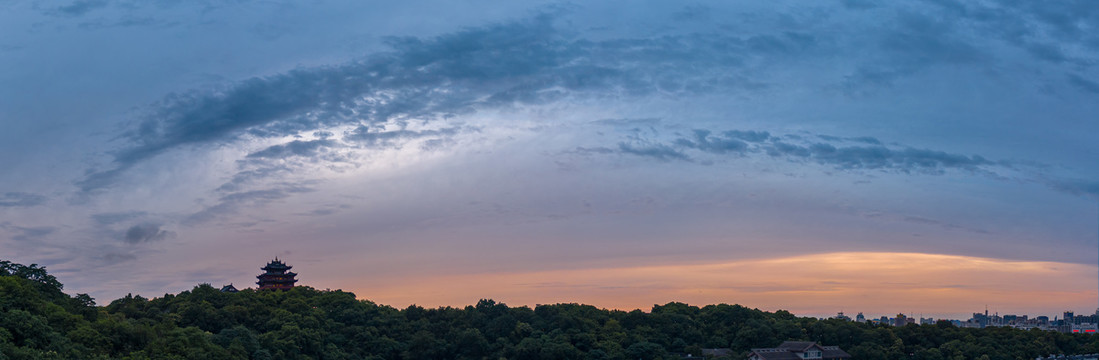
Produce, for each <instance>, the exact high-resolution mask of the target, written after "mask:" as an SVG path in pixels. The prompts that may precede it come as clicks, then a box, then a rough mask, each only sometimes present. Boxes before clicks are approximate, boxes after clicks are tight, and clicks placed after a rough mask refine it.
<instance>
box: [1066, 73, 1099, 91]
mask: <svg viewBox="0 0 1099 360" xmlns="http://www.w3.org/2000/svg"><path fill="white" fill-rule="evenodd" d="M1068 82H1069V84H1072V85H1073V86H1075V87H1077V88H1079V89H1080V90H1084V91H1087V92H1089V93H1092V94H1099V83H1097V82H1095V81H1091V80H1088V79H1085V78H1083V77H1081V76H1079V75H1076V74H1069V75H1068Z"/></svg>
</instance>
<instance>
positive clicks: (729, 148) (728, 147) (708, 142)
mask: <svg viewBox="0 0 1099 360" xmlns="http://www.w3.org/2000/svg"><path fill="white" fill-rule="evenodd" d="M769 136H770V135H768V134H767V133H756V132H741V131H730V132H726V133H724V134H722V136H710V131H709V130H695V131H694V138H693V139H678V140H676V141H675V143H676V144H677V145H680V146H683V147H688V148H692V149H698V150H702V151H705V152H708V153H714V154H726V153H744V152H745V151H747V150H748V143H746V142H744V141H741V140H739V139H740V138H747V139H748V140H749V141H753V142H758V141H763V140H766V139H767V138H768V137H769Z"/></svg>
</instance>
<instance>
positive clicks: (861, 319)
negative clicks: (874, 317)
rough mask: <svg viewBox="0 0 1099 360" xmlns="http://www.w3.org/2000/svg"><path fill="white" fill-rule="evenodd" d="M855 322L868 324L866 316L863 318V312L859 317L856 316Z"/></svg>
mask: <svg viewBox="0 0 1099 360" xmlns="http://www.w3.org/2000/svg"><path fill="white" fill-rule="evenodd" d="M855 321H857V322H860V323H864V322H866V316H863V315H862V312H861V311H860V312H859V314H858V315H855Z"/></svg>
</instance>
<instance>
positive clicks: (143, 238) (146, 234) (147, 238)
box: [122, 223, 175, 244]
mask: <svg viewBox="0 0 1099 360" xmlns="http://www.w3.org/2000/svg"><path fill="white" fill-rule="evenodd" d="M173 236H175V233H173V232H171V231H167V230H163V229H161V228H160V225H159V224H151V223H147V224H138V225H134V226H131V227H130V228H129V229H127V230H126V233H125V234H123V235H122V241H124V242H126V243H127V244H140V243H147V242H154V241H160V240H164V239H167V238H170V237H173Z"/></svg>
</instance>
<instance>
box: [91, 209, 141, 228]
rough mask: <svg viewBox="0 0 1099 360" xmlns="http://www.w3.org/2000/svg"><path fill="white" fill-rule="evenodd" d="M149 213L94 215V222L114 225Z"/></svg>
mask: <svg viewBox="0 0 1099 360" xmlns="http://www.w3.org/2000/svg"><path fill="white" fill-rule="evenodd" d="M147 214H148V213H146V212H144V211H129V212H110V213H99V214H92V221H94V222H95V223H97V224H99V225H114V224H117V223H120V222H123V221H127V220H133V219H136V218H139V217H142V216H145V215H147Z"/></svg>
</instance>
